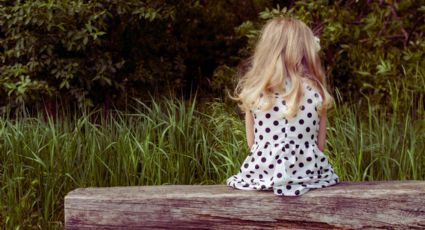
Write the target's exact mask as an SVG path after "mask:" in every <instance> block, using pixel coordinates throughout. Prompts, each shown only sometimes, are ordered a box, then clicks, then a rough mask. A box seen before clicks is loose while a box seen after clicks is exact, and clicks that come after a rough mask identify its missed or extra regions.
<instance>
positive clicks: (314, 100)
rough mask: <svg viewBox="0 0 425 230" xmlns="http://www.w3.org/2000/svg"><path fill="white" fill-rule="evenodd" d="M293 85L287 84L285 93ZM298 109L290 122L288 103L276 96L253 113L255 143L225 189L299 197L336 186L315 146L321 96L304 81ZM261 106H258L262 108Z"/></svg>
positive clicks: (333, 176) (335, 180)
mask: <svg viewBox="0 0 425 230" xmlns="http://www.w3.org/2000/svg"><path fill="white" fill-rule="evenodd" d="M290 85H291V83H290V81H289V80H287V81H286V82H285V87H286V89H288V88H289V87H290ZM302 85H303V91H304V95H303V97H302V98H301V100H300V104H299V110H298V112H297V113H296V115H295V117H294V118H292V119H285V118H283V117H282V112H284V111H285V110H286V109H287V107H286V101H285V100H284V99H282V97H281V95H279V94H278V93H274V94H273V95H274V97H275V100H274V104H273V106H272V107H271V109H269V110H267V111H261V110H260V108H255V109H252V110H251V113H252V115H253V116H254V144H253V145H252V147H251V149H250V153H249V155H248V156H247V158H246V159H245V161H244V162H243V163H242V166H241V168H240V170H239V173H238V174H236V175H234V176H232V177H230V178H228V179H227V182H226V183H227V185H228V186H231V187H234V188H238V189H243V190H270V189H273V190H274V193H275V194H276V195H284V196H298V195H302V194H304V193H306V192H307V191H309V190H310V189H314V188H323V187H326V186H330V185H333V184H336V183H338V181H339V178H338V176H337V175H336V174H335V173H334V170H333V168H332V166H331V165H330V164H329V162H328V159H327V157H326V156H325V155H324V154H323V152H322V151H320V149H319V148H318V146H317V134H318V129H319V114H318V112H317V107H318V106H319V105H320V104H321V102H322V97H321V96H320V93H319V92H318V90H317V89H315V88H314V87H312V86H311V85H310V84H308V82H307V81H306V80H303V81H302ZM260 106H261V103H260Z"/></svg>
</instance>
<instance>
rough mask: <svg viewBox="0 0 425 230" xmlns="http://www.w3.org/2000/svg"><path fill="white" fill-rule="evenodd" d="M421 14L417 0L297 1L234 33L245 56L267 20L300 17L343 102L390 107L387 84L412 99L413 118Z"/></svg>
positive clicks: (420, 87)
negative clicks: (318, 41)
mask: <svg viewBox="0 0 425 230" xmlns="http://www.w3.org/2000/svg"><path fill="white" fill-rule="evenodd" d="M424 12H425V6H423V5H422V4H421V3H420V1H400V2H395V1H379V2H378V1H371V2H370V1H368V2H366V1H339V2H334V1H324V0H323V1H296V2H294V3H293V4H292V5H290V4H288V5H287V7H283V8H281V7H280V6H279V5H277V6H276V7H275V8H271V9H269V8H266V9H265V10H264V11H263V12H261V13H260V14H259V17H258V19H256V20H249V21H246V22H244V23H242V24H241V25H240V26H238V27H237V28H236V29H235V31H236V34H237V35H238V36H245V37H247V38H248V39H249V40H248V46H247V47H245V48H244V49H243V50H242V51H240V53H241V54H244V55H246V56H245V57H248V56H249V55H250V52H251V51H252V49H253V47H254V45H255V41H256V39H257V37H258V32H259V29H260V28H261V27H262V25H263V24H264V23H265V22H266V21H267V20H268V19H270V18H273V17H276V16H292V17H296V18H299V19H301V20H303V21H304V22H306V23H307V24H308V25H309V26H310V27H311V28H312V30H313V31H314V33H315V34H316V35H317V36H318V37H320V38H321V47H322V50H321V54H320V55H321V57H322V60H323V62H324V65H325V67H326V71H327V75H328V77H329V83H330V85H331V86H332V88H333V89H335V88H338V89H339V90H340V92H341V94H342V97H343V99H344V100H348V99H353V100H354V101H356V100H358V99H361V98H363V96H362V95H367V96H368V98H369V99H370V100H371V101H372V103H373V104H379V105H382V106H385V105H388V100H390V98H391V97H390V96H391V95H390V94H391V93H392V92H391V90H392V88H390V87H389V85H391V84H392V83H394V82H395V83H396V86H395V87H396V88H403V90H407V91H408V92H409V93H406V94H404V95H407V96H408V98H404V100H403V102H405V103H406V104H410V101H411V100H413V103H414V106H413V107H411V112H413V113H415V112H417V111H418V108H419V107H421V106H422V107H423V104H422V105H421V104H420V103H421V102H422V103H423V101H424V100H423V95H424V94H425V77H424V76H425V58H424V53H425V40H424V39H423V33H424V31H425V23H423V22H424V20H425V17H424ZM224 67H226V66H224ZM222 68H223V67H220V68H219V69H218V70H219V71H220V70H221V69H222ZM218 73H222V72H218ZM226 73H227V75H225V76H224V77H221V78H217V79H230V75H231V74H233V73H232V72H231V71H227V72H224V74H226ZM219 82H220V81H219ZM221 82H223V81H221ZM216 87H217V86H216ZM221 87H222V88H224V87H227V88H230V89H232V88H233V87H234V81H231V80H229V81H227V82H223V84H222V86H221ZM407 107H408V105H406V106H405V108H407ZM419 113H420V114H419V115H422V116H423V115H425V114H424V113H423V112H421V111H419Z"/></svg>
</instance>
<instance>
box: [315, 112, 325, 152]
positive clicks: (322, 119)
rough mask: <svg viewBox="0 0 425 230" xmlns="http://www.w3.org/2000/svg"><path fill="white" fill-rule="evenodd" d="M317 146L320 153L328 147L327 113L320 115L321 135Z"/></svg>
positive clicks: (318, 137)
mask: <svg viewBox="0 0 425 230" xmlns="http://www.w3.org/2000/svg"><path fill="white" fill-rule="evenodd" d="M317 146H318V147H319V149H320V151H322V152H323V151H324V150H325V146H326V111H325V112H324V113H323V114H322V115H320V121H319V134H318V136H317Z"/></svg>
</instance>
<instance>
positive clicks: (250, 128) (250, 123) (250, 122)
mask: <svg viewBox="0 0 425 230" xmlns="http://www.w3.org/2000/svg"><path fill="white" fill-rule="evenodd" d="M245 129H246V140H247V143H248V147H249V149H251V147H252V145H253V144H254V117H253V116H252V113H251V112H250V111H247V112H246V113H245Z"/></svg>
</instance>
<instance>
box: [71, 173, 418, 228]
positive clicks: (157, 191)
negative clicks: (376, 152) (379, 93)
mask: <svg viewBox="0 0 425 230" xmlns="http://www.w3.org/2000/svg"><path fill="white" fill-rule="evenodd" d="M65 228H66V229H119V228H121V229H155V228H161V229H280V228H299V229H300V228H301V229H307V228H314V229H329V228H331V229H358V228H378V229H379V228H382V229H425V181H415V180H409V181H372V182H340V183H339V184H336V185H334V186H330V187H326V188H320V189H312V190H310V191H309V192H307V193H305V194H304V195H302V196H298V197H294V196H286V197H282V196H276V195H274V194H273V192H272V191H271V190H269V191H246V190H238V189H234V188H231V187H228V186H225V185H163V186H130V187H104V188H78V189H75V190H73V191H71V192H69V193H68V194H67V195H66V197H65Z"/></svg>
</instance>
